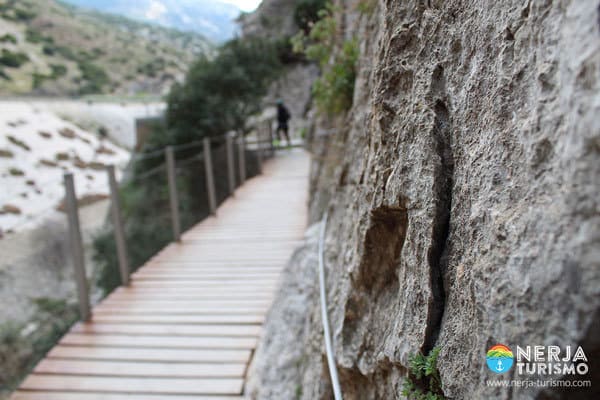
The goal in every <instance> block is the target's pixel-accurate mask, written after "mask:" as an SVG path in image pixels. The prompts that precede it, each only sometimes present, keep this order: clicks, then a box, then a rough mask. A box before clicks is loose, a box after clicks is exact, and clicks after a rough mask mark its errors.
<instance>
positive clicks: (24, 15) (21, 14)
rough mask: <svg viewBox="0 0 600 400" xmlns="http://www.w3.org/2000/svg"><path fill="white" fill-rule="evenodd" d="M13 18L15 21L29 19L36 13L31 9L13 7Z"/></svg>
mask: <svg viewBox="0 0 600 400" xmlns="http://www.w3.org/2000/svg"><path fill="white" fill-rule="evenodd" d="M14 15H15V20H17V21H31V20H32V19H34V18H35V17H36V16H37V14H36V13H35V12H33V11H29V10H24V9H22V8H15V10H14Z"/></svg>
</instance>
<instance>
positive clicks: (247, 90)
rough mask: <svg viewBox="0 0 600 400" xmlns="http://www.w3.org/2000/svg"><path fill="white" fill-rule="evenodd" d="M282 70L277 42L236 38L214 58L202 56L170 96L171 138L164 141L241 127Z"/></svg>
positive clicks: (181, 140) (257, 109)
mask: <svg viewBox="0 0 600 400" xmlns="http://www.w3.org/2000/svg"><path fill="white" fill-rule="evenodd" d="M281 68H282V67H281V62H280V61H279V59H278V57H277V49H276V45H275V43H274V42H273V41H269V40H264V39H257V38H253V39H243V40H242V39H234V40H231V41H230V42H228V43H226V44H225V45H224V46H223V47H222V48H221V49H220V51H219V54H218V55H217V56H216V58H215V59H214V60H209V59H207V58H206V57H202V58H200V60H198V61H197V62H196V63H195V64H194V65H192V67H191V68H190V70H189V72H188V75H187V77H186V80H185V83H184V84H183V85H175V86H174V87H173V89H172V90H171V93H170V94H169V96H168V110H167V125H168V126H169V128H170V134H169V135H170V136H171V138H165V142H164V143H162V145H164V144H166V143H169V142H173V143H175V142H176V143H185V142H188V141H191V140H195V139H197V138H198V137H199V136H203V135H207V136H215V135H221V134H223V133H224V132H228V131H230V130H237V131H242V130H243V129H244V126H245V121H246V120H247V118H248V117H249V116H250V115H252V114H254V113H256V112H258V111H259V110H260V99H261V97H262V96H264V95H265V94H266V92H267V89H268V87H269V85H270V83H271V82H272V81H273V80H274V79H275V78H276V77H277V76H278V75H279V73H280V71H281Z"/></svg>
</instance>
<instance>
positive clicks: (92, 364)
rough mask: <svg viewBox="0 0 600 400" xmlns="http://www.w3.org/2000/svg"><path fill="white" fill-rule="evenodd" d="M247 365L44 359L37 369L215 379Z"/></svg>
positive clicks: (240, 373) (236, 373) (235, 373)
mask: <svg viewBox="0 0 600 400" xmlns="http://www.w3.org/2000/svg"><path fill="white" fill-rule="evenodd" d="M245 370H246V364H244V363H231V364H215V363H210V364H201V363H160V362H126V361H90V360H61V359H45V360H42V361H41V362H40V363H39V364H38V365H37V366H36V367H35V370H34V372H36V373H38V374H63V375H104V376H129V377H131V376H137V377H163V378H164V377H171V378H185V377H188V378H215V377H221V378H223V377H230V378H241V377H243V376H244V372H245Z"/></svg>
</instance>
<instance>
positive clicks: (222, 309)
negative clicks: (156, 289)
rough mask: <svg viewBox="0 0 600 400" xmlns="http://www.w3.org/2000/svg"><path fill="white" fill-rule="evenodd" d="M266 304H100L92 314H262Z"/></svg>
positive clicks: (265, 309) (265, 310) (264, 311)
mask: <svg viewBox="0 0 600 400" xmlns="http://www.w3.org/2000/svg"><path fill="white" fill-rule="evenodd" d="M267 309H268V307H267V306H258V307H256V306H255V307H252V306H248V307H243V306H239V307H231V306H229V307H227V306H222V305H218V306H216V307H211V306H204V305H203V306H195V307H181V306H144V305H138V306H133V305H129V304H128V305H124V306H114V305H110V304H109V305H105V304H101V305H99V306H97V307H96V308H94V315H100V314H108V315H114V314H151V315H158V314H166V315H219V314H232V315H239V314H246V313H247V314H264V313H266V312H267Z"/></svg>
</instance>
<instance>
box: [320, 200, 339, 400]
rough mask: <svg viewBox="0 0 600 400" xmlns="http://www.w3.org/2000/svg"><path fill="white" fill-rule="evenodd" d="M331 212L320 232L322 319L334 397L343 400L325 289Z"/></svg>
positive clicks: (327, 213)
mask: <svg viewBox="0 0 600 400" xmlns="http://www.w3.org/2000/svg"><path fill="white" fill-rule="evenodd" d="M328 217H329V212H327V211H326V212H325V215H323V219H322V220H321V232H320V234H319V296H320V298H321V320H322V321H323V336H324V337H325V351H326V353H327V366H328V367H329V376H330V377H331V385H332V386H333V397H334V398H335V400H342V399H343V397H342V390H341V388H340V379H339V377H338V372H337V366H336V364H335V357H334V355H333V344H332V342H331V331H330V329H329V316H328V314H327V293H326V291H325V261H324V255H323V253H324V248H325V232H326V230H327V218H328Z"/></svg>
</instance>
